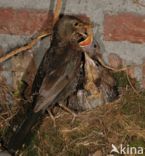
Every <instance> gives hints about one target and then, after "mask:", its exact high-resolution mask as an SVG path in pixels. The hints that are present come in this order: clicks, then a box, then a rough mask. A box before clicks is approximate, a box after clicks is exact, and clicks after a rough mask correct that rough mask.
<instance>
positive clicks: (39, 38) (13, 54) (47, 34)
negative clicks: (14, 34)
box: [0, 32, 51, 63]
mask: <svg viewBox="0 0 145 156" xmlns="http://www.w3.org/2000/svg"><path fill="white" fill-rule="evenodd" d="M49 35H51V34H50V33H47V32H44V33H42V34H41V35H39V36H38V37H37V38H35V39H34V40H32V41H31V42H30V43H28V44H27V45H26V46H23V47H20V48H18V49H16V50H13V51H11V52H10V53H8V54H6V55H4V56H2V57H1V58H0V63H2V62H4V61H6V60H8V59H10V58H12V57H13V56H15V55H17V54H19V53H21V52H24V51H26V50H29V49H31V48H32V47H33V46H34V45H35V44H36V43H37V42H38V41H39V40H41V39H42V38H44V37H46V36H49Z"/></svg>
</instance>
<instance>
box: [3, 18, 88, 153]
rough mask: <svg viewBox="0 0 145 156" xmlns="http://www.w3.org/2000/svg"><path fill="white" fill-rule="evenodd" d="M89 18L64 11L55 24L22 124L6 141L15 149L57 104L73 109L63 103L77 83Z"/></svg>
mask: <svg viewBox="0 0 145 156" xmlns="http://www.w3.org/2000/svg"><path fill="white" fill-rule="evenodd" d="M90 27H91V24H90V22H88V21H87V22H86V21H84V20H82V19H80V18H78V17H76V16H71V15H61V16H60V17H59V19H58V21H57V22H56V23H55V25H54V27H53V36H52V41H51V45H50V48H49V49H48V50H47V51H46V53H45V54H44V57H43V59H42V61H41V63H40V65H39V68H38V70H37V73H36V76H35V79H34V81H33V85H32V96H33V99H32V103H31V107H30V108H29V109H28V112H27V113H26V115H25V118H24V120H23V121H22V122H21V125H20V126H18V128H17V129H16V131H15V132H14V134H13V135H12V137H11V138H10V139H9V141H8V143H7V144H6V145H5V147H6V149H7V150H8V151H9V152H10V153H15V152H16V151H17V150H19V149H20V148H21V147H22V145H23V144H24V142H25V139H26V137H27V135H28V134H29V133H30V132H31V130H32V128H33V127H34V126H35V125H36V124H37V123H38V121H39V120H41V118H43V117H44V114H45V112H46V111H48V112H49V114H50V116H51V117H52V118H53V115H52V113H51V109H53V108H54V107H55V106H56V105H59V106H60V107H61V108H63V109H65V110H67V111H68V112H70V113H72V114H73V115H74V116H75V113H73V112H72V111H71V110H69V109H68V108H67V107H65V106H64V105H63V101H64V100H65V99H67V98H68V97H69V96H70V95H71V94H72V93H73V92H75V90H76V87H77V82H78V79H79V73H80V72H79V70H80V65H81V59H82V55H83V49H82V48H81V46H80V43H82V42H83V41H85V40H86V39H87V38H88V36H89V33H88V32H89V29H90Z"/></svg>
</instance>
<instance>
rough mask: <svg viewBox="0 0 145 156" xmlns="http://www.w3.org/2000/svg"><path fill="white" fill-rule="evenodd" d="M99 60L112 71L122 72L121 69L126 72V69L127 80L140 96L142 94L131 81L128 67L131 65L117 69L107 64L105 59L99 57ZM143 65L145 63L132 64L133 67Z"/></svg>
mask: <svg viewBox="0 0 145 156" xmlns="http://www.w3.org/2000/svg"><path fill="white" fill-rule="evenodd" d="M98 60H99V62H100V63H101V65H102V66H103V67H105V68H107V69H110V70H112V71H115V72H121V71H124V72H125V71H126V75H127V80H128V82H129V84H130V86H131V88H132V89H133V91H134V92H135V93H136V94H137V95H138V96H141V94H140V93H139V92H138V91H137V90H136V89H135V87H134V86H133V84H132V82H131V81H130V78H129V75H128V68H130V65H129V66H126V67H123V68H120V69H115V68H113V67H110V66H108V65H106V64H105V63H104V61H103V60H102V59H101V58H99V57H98ZM143 66H145V63H143V64H139V65H132V67H143Z"/></svg>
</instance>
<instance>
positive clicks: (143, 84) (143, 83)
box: [142, 78, 145, 89]
mask: <svg viewBox="0 0 145 156" xmlns="http://www.w3.org/2000/svg"><path fill="white" fill-rule="evenodd" d="M142 87H143V88H144V89H145V78H144V79H143V80H142Z"/></svg>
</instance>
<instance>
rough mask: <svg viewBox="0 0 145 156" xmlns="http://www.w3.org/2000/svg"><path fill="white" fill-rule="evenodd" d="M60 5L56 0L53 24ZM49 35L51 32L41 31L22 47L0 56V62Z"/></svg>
mask: <svg viewBox="0 0 145 156" xmlns="http://www.w3.org/2000/svg"><path fill="white" fill-rule="evenodd" d="M61 7H62V0H57V3H56V8H55V11H54V19H53V26H54V24H55V23H56V21H57V20H58V17H59V14H60V10H61ZM49 35H51V33H48V32H43V33H41V34H40V35H39V36H37V37H36V38H35V39H34V40H32V41H31V42H30V43H28V44H27V45H26V46H23V47H20V48H18V49H15V50H13V51H11V52H10V53H8V54H6V55H4V56H2V57H1V58H0V63H2V62H4V61H6V60H8V59H10V58H12V57H13V56H15V55H17V54H19V53H21V52H24V51H26V50H29V49H31V48H32V47H33V46H34V45H35V44H36V43H37V42H38V41H39V40H41V39H42V38H44V37H47V36H49Z"/></svg>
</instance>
